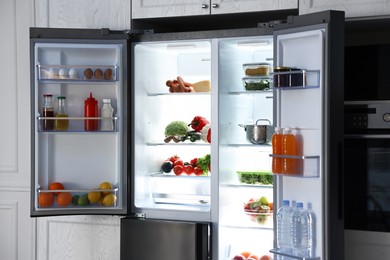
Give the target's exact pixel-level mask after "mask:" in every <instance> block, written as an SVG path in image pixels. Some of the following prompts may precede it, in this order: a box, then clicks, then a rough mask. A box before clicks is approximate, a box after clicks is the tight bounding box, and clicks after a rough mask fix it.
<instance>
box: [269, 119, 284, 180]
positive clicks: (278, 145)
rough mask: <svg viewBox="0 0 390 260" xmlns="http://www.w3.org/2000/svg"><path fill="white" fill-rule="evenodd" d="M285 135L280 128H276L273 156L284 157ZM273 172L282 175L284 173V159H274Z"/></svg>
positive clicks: (273, 137) (273, 136) (273, 140)
mask: <svg viewBox="0 0 390 260" xmlns="http://www.w3.org/2000/svg"><path fill="white" fill-rule="evenodd" d="M282 141H283V134H282V129H281V128H280V127H275V133H274V134H273V135H272V154H274V155H282V154H283V143H282ZM272 172H273V173H282V172H283V158H278V157H272Z"/></svg>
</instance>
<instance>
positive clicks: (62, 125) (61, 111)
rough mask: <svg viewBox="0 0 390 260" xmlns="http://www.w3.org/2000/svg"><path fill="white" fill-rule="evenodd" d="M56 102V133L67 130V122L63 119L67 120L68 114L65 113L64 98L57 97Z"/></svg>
mask: <svg viewBox="0 0 390 260" xmlns="http://www.w3.org/2000/svg"><path fill="white" fill-rule="evenodd" d="M57 100H58V109H57V114H56V118H58V119H56V121H55V129H56V130H57V131H66V130H68V128H69V120H68V119H63V118H68V112H67V111H66V106H65V97H64V96H59V97H57Z"/></svg>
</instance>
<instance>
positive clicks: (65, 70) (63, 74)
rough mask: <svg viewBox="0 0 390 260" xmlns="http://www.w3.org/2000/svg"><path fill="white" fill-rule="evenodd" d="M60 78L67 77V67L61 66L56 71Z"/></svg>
mask: <svg viewBox="0 0 390 260" xmlns="http://www.w3.org/2000/svg"><path fill="white" fill-rule="evenodd" d="M58 74H59V76H60V78H61V79H67V78H68V75H69V74H68V69H67V68H61V69H60V71H59V72H58Z"/></svg>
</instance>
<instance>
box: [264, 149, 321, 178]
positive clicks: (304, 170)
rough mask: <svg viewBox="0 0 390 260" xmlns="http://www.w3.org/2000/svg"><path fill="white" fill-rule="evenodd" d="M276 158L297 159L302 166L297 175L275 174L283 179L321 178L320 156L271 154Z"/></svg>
mask: <svg viewBox="0 0 390 260" xmlns="http://www.w3.org/2000/svg"><path fill="white" fill-rule="evenodd" d="M269 156H270V157H274V158H288V159H295V160H297V162H298V163H299V164H300V166H299V167H300V170H299V173H297V174H291V173H289V174H283V173H273V174H274V175H277V176H282V177H299V178H318V177H319V176H320V174H319V173H320V156H319V155H280V154H270V155H269Z"/></svg>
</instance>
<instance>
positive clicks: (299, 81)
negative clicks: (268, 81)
mask: <svg viewBox="0 0 390 260" xmlns="http://www.w3.org/2000/svg"><path fill="white" fill-rule="evenodd" d="M273 86H274V88H275V89H303V88H319V87H320V71H319V70H296V71H288V72H274V73H273Z"/></svg>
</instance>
